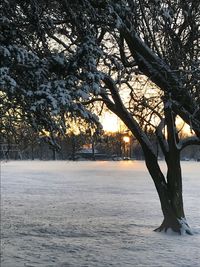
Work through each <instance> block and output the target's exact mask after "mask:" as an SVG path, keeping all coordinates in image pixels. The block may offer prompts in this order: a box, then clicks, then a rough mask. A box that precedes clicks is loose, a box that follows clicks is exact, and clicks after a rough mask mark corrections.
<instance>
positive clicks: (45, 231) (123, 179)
mask: <svg viewBox="0 0 200 267" xmlns="http://www.w3.org/2000/svg"><path fill="white" fill-rule="evenodd" d="M161 165H162V166H163V169H164V163H161ZM182 168H183V187H184V188H183V189H184V190H183V191H184V202H185V212H186V217H187V220H188V223H189V224H190V226H191V227H192V229H193V232H194V235H193V236H174V235H165V234H162V233H155V232H153V229H155V228H156V227H158V226H159V225H160V224H161V222H162V214H161V210H160V204H159V200H158V197H157V193H156V190H155V188H154V185H153V182H152V181H151V178H150V176H149V174H148V173H147V171H146V168H145V165H144V162H139V161H133V162H131V161H129V162H66V161H46V162H43V161H11V162H7V163H5V162H3V163H1V191H2V197H1V223H2V229H1V235H2V249H1V250H2V262H1V266H2V267H22V266H27V267H67V266H69V267H79V266H80V267H86V266H88V267H90V266H91V267H93V266H94V267H107V266H117V267H118V266H121V267H126V266H141V267H142V266H152V267H154V266H155V267H156V266H160V267H170V266H174V267H186V266H188V267H189V266H191V267H193V266H200V256H199V254H200V253H199V252H200V226H199V225H200V212H199V204H198V203H199V199H200V180H199V172H200V164H199V163H198V162H183V163H182Z"/></svg>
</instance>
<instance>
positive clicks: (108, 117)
mask: <svg viewBox="0 0 200 267" xmlns="http://www.w3.org/2000/svg"><path fill="white" fill-rule="evenodd" d="M100 121H101V123H102V125H103V130H104V131H106V132H112V133H114V132H117V131H119V130H120V121H119V118H118V117H117V116H116V115H115V114H112V113H109V112H106V113H104V114H103V115H102V117H101V119H100Z"/></svg>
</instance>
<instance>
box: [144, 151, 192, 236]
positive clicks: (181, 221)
mask: <svg viewBox="0 0 200 267" xmlns="http://www.w3.org/2000/svg"><path fill="white" fill-rule="evenodd" d="M144 154H145V161H146V166H147V169H148V171H149V173H150V175H151V177H152V179H153V181H154V184H155V187H156V190H157V192H158V195H159V199H160V203H161V208H162V212H163V216H164V220H163V222H162V224H161V226H160V227H158V228H157V229H155V231H159V232H161V231H162V232H163V231H164V232H167V230H168V229H171V230H172V231H173V232H177V233H179V234H184V233H187V234H190V235H191V234H192V232H191V229H190V227H189V226H188V224H187V222H186V219H185V214H184V209H183V199H182V177H181V168H180V157H177V158H176V156H175V158H176V160H174V161H173V157H172V159H171V160H170V161H168V162H167V165H168V172H167V182H166V181H165V178H164V175H163V173H162V172H161V170H160V167H159V165H158V162H157V158H156V157H152V155H150V154H149V153H147V152H146V151H145V150H144Z"/></svg>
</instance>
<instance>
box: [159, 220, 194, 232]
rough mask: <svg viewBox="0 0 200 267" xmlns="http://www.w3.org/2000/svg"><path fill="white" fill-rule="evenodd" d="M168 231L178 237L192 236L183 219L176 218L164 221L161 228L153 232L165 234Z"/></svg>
mask: <svg viewBox="0 0 200 267" xmlns="http://www.w3.org/2000/svg"><path fill="white" fill-rule="evenodd" d="M170 230H171V232H174V233H177V234H179V235H184V234H188V235H193V233H192V231H191V229H190V227H189V225H188V224H187V221H186V219H185V218H181V219H178V218H176V219H174V220H170V219H164V221H163V222H162V224H161V226H160V227H158V228H157V229H155V230H154V231H155V232H164V233H167V232H169V231H170Z"/></svg>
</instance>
